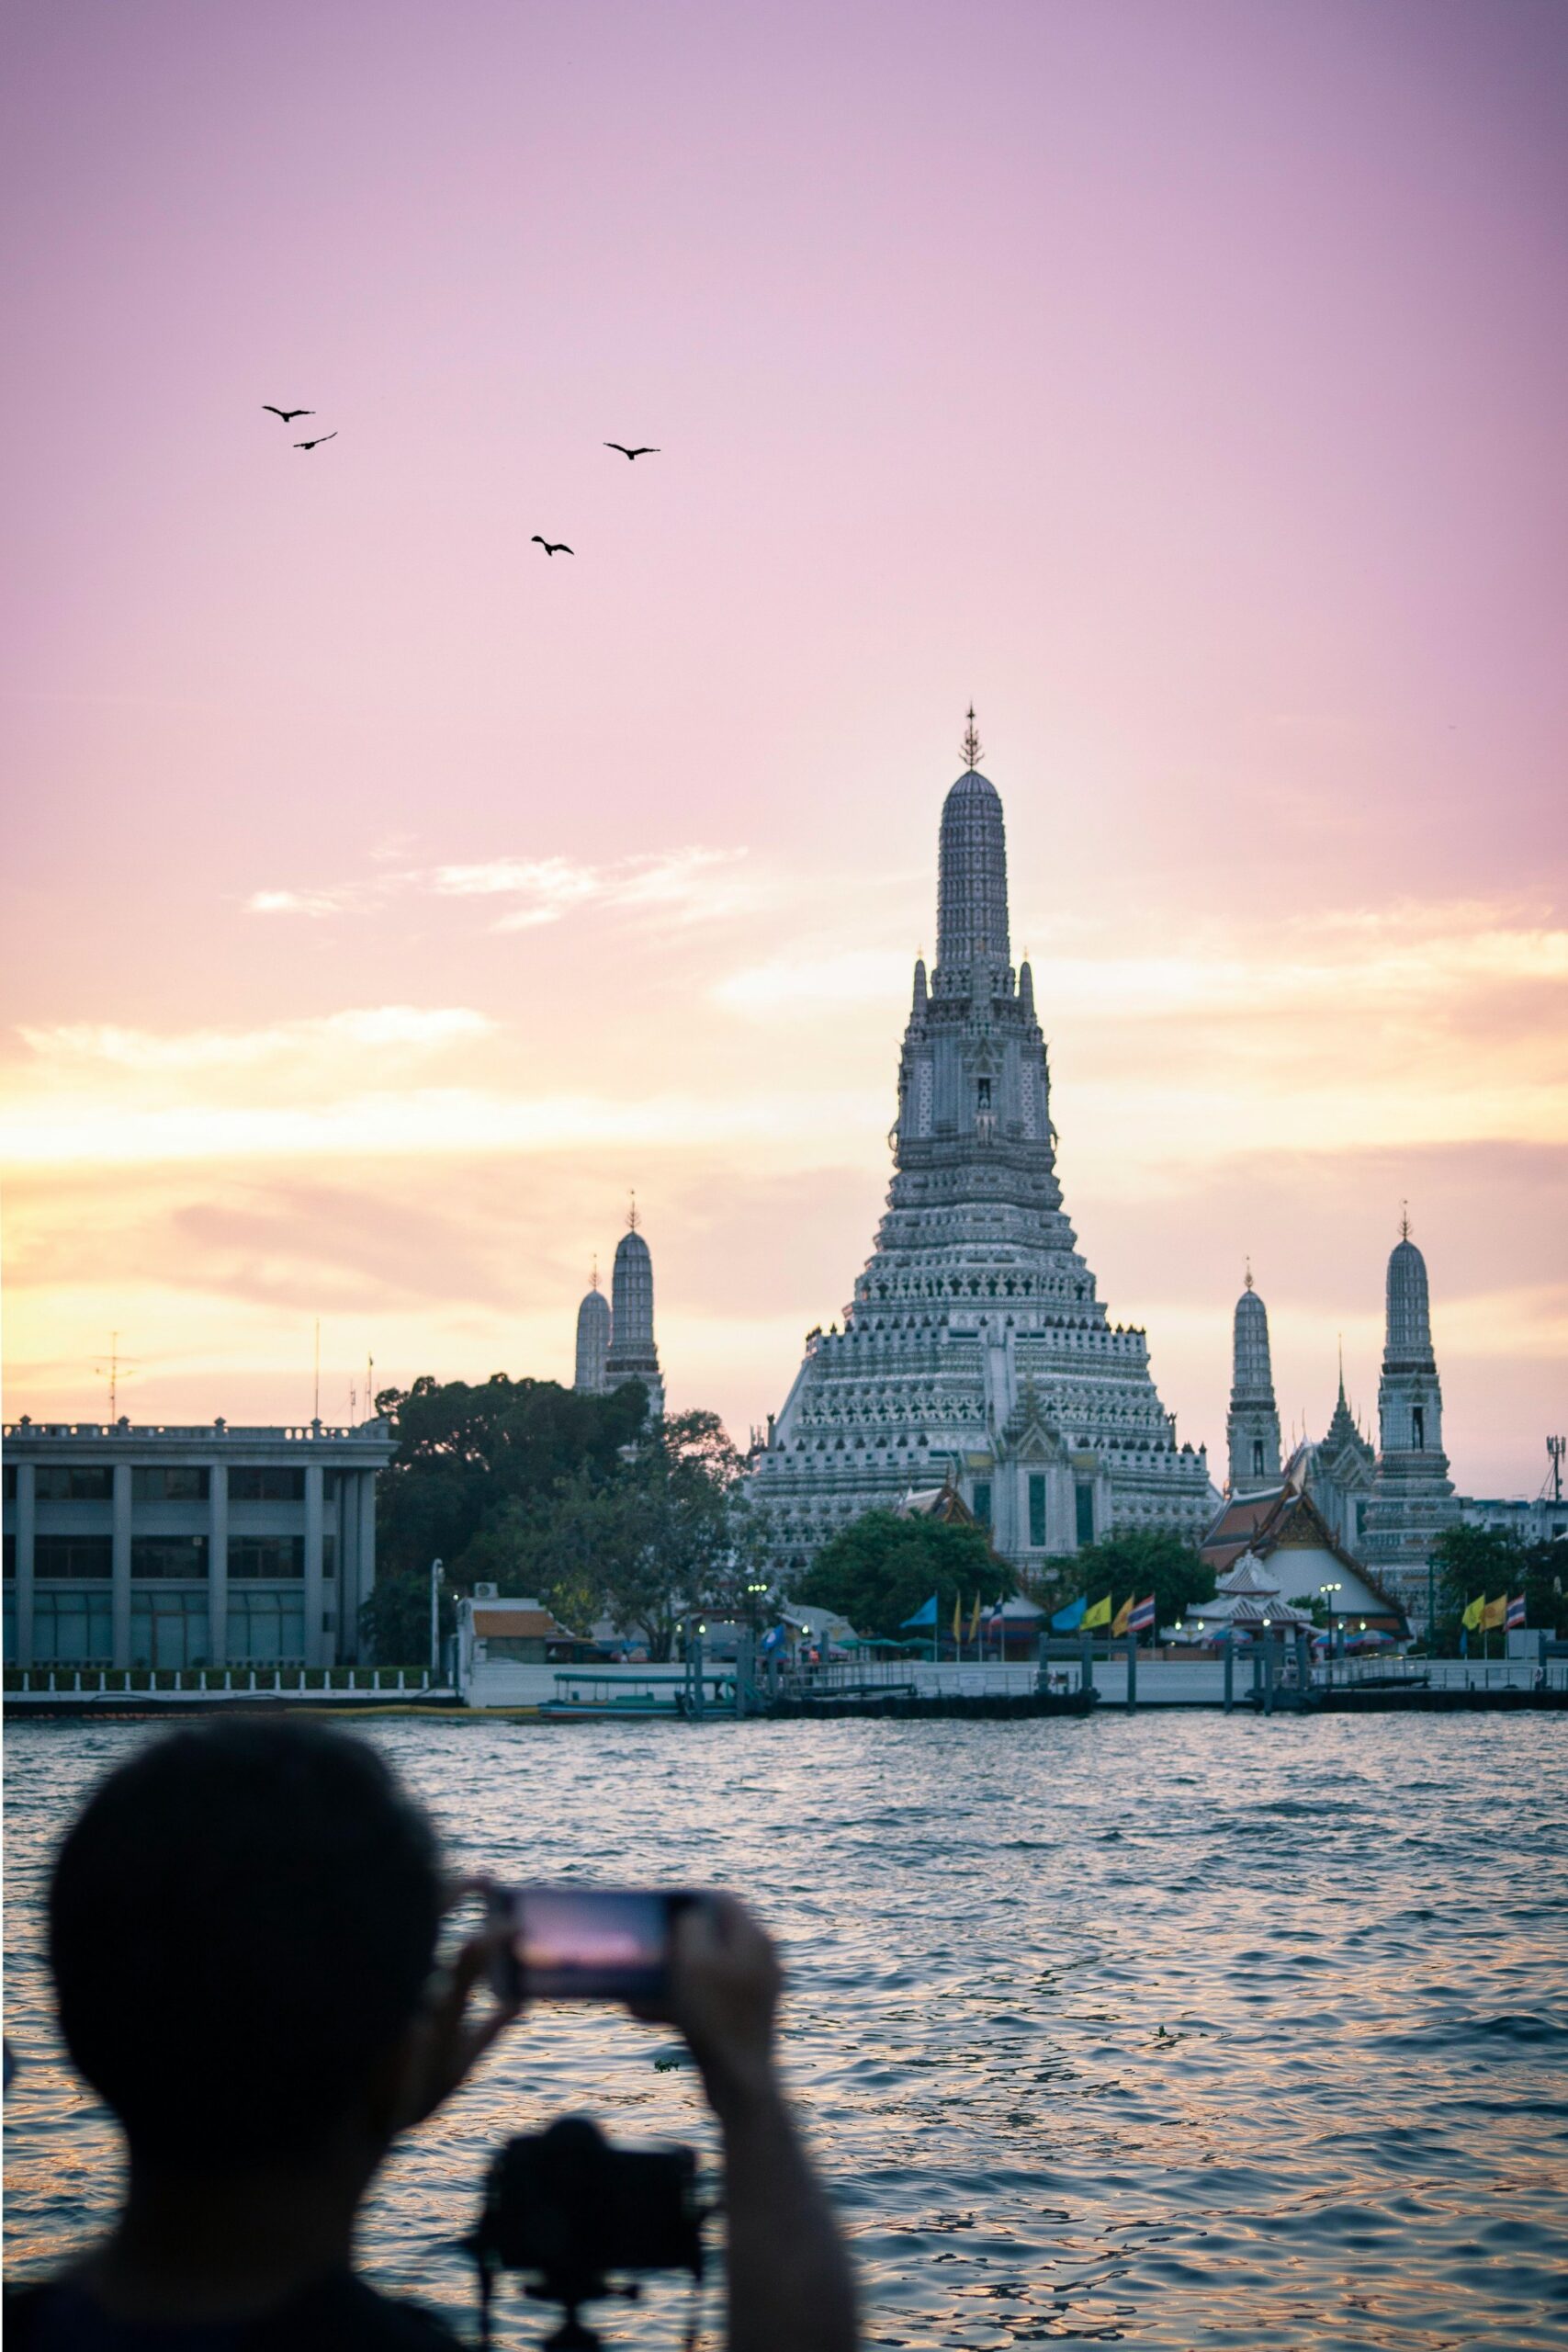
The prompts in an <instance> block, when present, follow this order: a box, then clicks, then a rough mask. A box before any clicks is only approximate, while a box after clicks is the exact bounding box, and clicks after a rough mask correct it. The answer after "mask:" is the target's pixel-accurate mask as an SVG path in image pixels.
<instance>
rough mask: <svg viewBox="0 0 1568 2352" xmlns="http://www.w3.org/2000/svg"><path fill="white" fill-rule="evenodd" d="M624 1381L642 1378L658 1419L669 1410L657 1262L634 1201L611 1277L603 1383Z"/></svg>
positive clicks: (610, 1385) (652, 1412) (615, 1385)
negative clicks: (656, 1310) (657, 1322)
mask: <svg viewBox="0 0 1568 2352" xmlns="http://www.w3.org/2000/svg"><path fill="white" fill-rule="evenodd" d="M623 1380H640V1381H641V1382H642V1385H643V1386H644V1387H645V1388H646V1389H647V1391H648V1409H649V1414H650V1415H651V1416H653V1417H654V1418H655V1419H657V1417H658V1416H659V1415H660V1413H662V1412H663V1410H664V1378H663V1374H661V1373H660V1369H659V1350H658V1348H657V1347H656V1346H655V1344H654V1338H653V1260H652V1258H651V1257H650V1256H649V1248H648V1244H647V1242H646V1241H645V1240H644V1239H643V1238H642V1235H641V1234H640V1233H639V1232H638V1230H637V1203H636V1202H635V1201H634V1202H633V1203H632V1208H631V1215H630V1217H629V1218H628V1220H627V1226H626V1232H625V1233H623V1234H622V1236H621V1238H620V1240H619V1242H618V1243H617V1244H616V1248H615V1271H614V1272H613V1273H612V1275H611V1278H610V1345H609V1350H608V1352H607V1354H606V1356H605V1359H604V1385H605V1386H606V1388H618V1387H619V1386H620V1385H621V1383H622V1381H623Z"/></svg>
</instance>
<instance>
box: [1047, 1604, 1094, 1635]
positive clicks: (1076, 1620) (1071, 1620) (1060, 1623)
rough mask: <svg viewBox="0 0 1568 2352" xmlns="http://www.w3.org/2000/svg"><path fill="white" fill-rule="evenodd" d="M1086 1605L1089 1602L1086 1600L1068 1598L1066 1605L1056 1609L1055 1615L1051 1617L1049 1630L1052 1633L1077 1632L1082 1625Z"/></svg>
mask: <svg viewBox="0 0 1568 2352" xmlns="http://www.w3.org/2000/svg"><path fill="white" fill-rule="evenodd" d="M1088 1607H1089V1603H1088V1601H1087V1600H1069V1601H1068V1603H1067V1605H1066V1608H1065V1609H1058V1610H1057V1611H1056V1613H1055V1616H1054V1617H1053V1618H1052V1620H1051V1631H1052V1632H1053V1633H1054V1634H1076V1633H1077V1632H1079V1631H1080V1629H1081V1628H1082V1625H1083V1619H1084V1611H1085V1610H1086V1609H1087V1608H1088Z"/></svg>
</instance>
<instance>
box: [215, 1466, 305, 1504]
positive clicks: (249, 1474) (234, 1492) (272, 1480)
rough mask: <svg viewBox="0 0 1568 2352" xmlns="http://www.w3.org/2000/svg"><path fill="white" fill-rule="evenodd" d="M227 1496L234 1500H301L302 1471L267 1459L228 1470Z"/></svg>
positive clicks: (280, 1501) (303, 1476)
mask: <svg viewBox="0 0 1568 2352" xmlns="http://www.w3.org/2000/svg"><path fill="white" fill-rule="evenodd" d="M229 1499H230V1501H231V1502H233V1503H301V1502H303V1501H304V1499H305V1473H304V1472H303V1470H285V1469H282V1468H279V1467H276V1466H275V1465H274V1464H272V1463H270V1462H264V1463H246V1464H243V1465H242V1466H241V1467H240V1468H238V1469H234V1470H231V1471H230V1473H229Z"/></svg>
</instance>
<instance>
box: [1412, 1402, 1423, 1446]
mask: <svg viewBox="0 0 1568 2352" xmlns="http://www.w3.org/2000/svg"><path fill="white" fill-rule="evenodd" d="M1410 1418H1411V1419H1412V1420H1413V1421H1414V1422H1415V1424H1416V1451H1417V1453H1424V1452H1425V1451H1426V1446H1427V1410H1426V1407H1425V1406H1423V1405H1416V1406H1415V1407H1413V1408H1412V1410H1411V1415H1410Z"/></svg>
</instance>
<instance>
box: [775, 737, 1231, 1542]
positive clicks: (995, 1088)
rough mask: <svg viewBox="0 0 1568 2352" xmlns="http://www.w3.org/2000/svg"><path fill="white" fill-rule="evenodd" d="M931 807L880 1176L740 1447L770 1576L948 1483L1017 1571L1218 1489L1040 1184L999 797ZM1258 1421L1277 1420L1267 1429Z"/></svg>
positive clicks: (1033, 1058) (1190, 1515) (1048, 1133)
mask: <svg viewBox="0 0 1568 2352" xmlns="http://www.w3.org/2000/svg"><path fill="white" fill-rule="evenodd" d="M973 721H974V714H973V712H971V714H970V729H969V732H968V734H967V736H966V737H965V740H964V755H965V758H966V760H967V762H968V765H967V766H966V768H965V770H964V774H963V775H961V776H960V777H959V779H958V781H957V783H956V784H954V786H953V788H952V790H951V791H950V792H949V794H948V796H947V798H946V800H945V802H944V803H943V806H942V831H941V842H940V851H939V860H940V878H939V883H938V896H937V956H936V962H935V965H934V966H933V967H932V969H931V974H930V977H929V978H928V976H927V972H926V967H925V965H924V963H923V961H919V960H917V962H916V965H915V978H914V1001H913V1003H912V1005H911V1007H910V1012H909V1023H908V1028H907V1029H906V1031H905V1033H904V1048H903V1054H902V1057H901V1058H900V1062H899V1069H898V1115H897V1124H896V1125H895V1127H894V1129H893V1134H892V1137H891V1141H892V1144H893V1153H894V1174H893V1182H892V1186H891V1189H890V1190H889V1193H888V1195H887V1212H886V1216H884V1218H883V1220H882V1224H881V1227H880V1229H879V1231H878V1233H877V1237H876V1246H875V1249H874V1251H873V1253H872V1256H871V1258H870V1260H869V1261H868V1262H867V1264H866V1266H865V1269H864V1271H863V1273H862V1274H861V1276H860V1278H859V1280H858V1281H857V1283H855V1289H854V1297H853V1299H852V1302H851V1303H850V1305H849V1306H846V1307H845V1309H844V1321H843V1329H842V1330H840V1329H839V1328H838V1326H837V1325H835V1326H834V1327H833V1329H831V1330H829V1331H827V1332H823V1331H821V1330H820V1329H818V1330H817V1331H814V1332H812V1333H811V1334H810V1336H809V1337H808V1338H807V1343H806V1358H805V1362H804V1363H802V1365H801V1367H800V1370H799V1372H798V1373H797V1374H796V1375H795V1385H794V1386H793V1387H792V1388H791V1390H790V1392H789V1395H788V1397H787V1398H786V1399H785V1401H784V1408H783V1410H782V1411H781V1412H780V1413H779V1414H778V1415H777V1416H776V1417H774V1418H773V1419H771V1420H770V1422H769V1426H768V1431H767V1435H766V1438H765V1440H764V1441H762V1442H760V1443H759V1445H758V1447H757V1449H756V1452H755V1454H754V1458H753V1460H754V1467H753V1488H752V1491H753V1493H754V1495H755V1497H756V1499H757V1500H758V1501H759V1503H761V1504H762V1505H763V1506H764V1507H765V1508H766V1509H767V1510H768V1512H769V1514H770V1516H771V1518H772V1521H773V1528H774V1530H775V1558H776V1562H777V1565H778V1566H779V1568H780V1569H781V1570H782V1571H784V1572H785V1573H787V1572H789V1571H790V1570H792V1569H793V1570H798V1569H799V1568H802V1567H804V1566H806V1565H807V1562H808V1561H809V1560H810V1558H811V1556H812V1555H813V1554H814V1553H815V1551H816V1550H817V1548H818V1546H819V1545H820V1544H822V1543H824V1542H825V1541H826V1540H827V1539H828V1538H829V1536H831V1535H833V1534H835V1533H836V1532H838V1530H839V1529H840V1528H841V1527H843V1526H844V1525H846V1524H847V1523H848V1521H851V1520H852V1519H854V1518H856V1517H857V1516H858V1515H859V1514H860V1513H861V1512H862V1511H865V1510H872V1509H874V1508H875V1507H876V1506H878V1505H882V1506H889V1505H891V1506H897V1504H898V1503H899V1502H900V1501H901V1500H902V1498H904V1497H905V1496H906V1495H908V1493H910V1492H911V1490H915V1489H921V1488H930V1487H933V1486H942V1485H946V1486H949V1487H951V1488H952V1489H953V1491H954V1492H956V1493H958V1494H959V1495H961V1496H962V1498H963V1500H964V1503H965V1505H966V1506H967V1508H968V1509H969V1510H971V1511H972V1512H973V1513H974V1515H975V1517H976V1519H978V1520H980V1521H983V1522H984V1523H986V1524H987V1525H988V1526H989V1527H990V1529H991V1530H992V1533H993V1538H994V1541H995V1543H996V1545H997V1548H998V1551H999V1552H1001V1553H1002V1554H1003V1555H1005V1556H1006V1557H1007V1558H1008V1559H1010V1561H1012V1562H1013V1564H1014V1565H1015V1566H1018V1567H1019V1568H1021V1569H1023V1570H1025V1571H1028V1570H1031V1569H1034V1568H1038V1567H1040V1566H1042V1565H1043V1563H1044V1562H1045V1561H1046V1560H1048V1559H1053V1558H1060V1557H1062V1556H1063V1555H1066V1554H1070V1553H1073V1552H1076V1551H1077V1549H1078V1547H1079V1546H1080V1545H1081V1544H1090V1543H1093V1542H1095V1541H1097V1540H1098V1539H1099V1538H1100V1537H1102V1536H1105V1535H1107V1534H1109V1533H1111V1531H1112V1530H1122V1529H1129V1528H1156V1527H1159V1528H1172V1529H1175V1530H1177V1531H1179V1532H1180V1533H1181V1534H1183V1535H1185V1536H1187V1537H1188V1538H1189V1539H1190V1540H1193V1541H1195V1540H1196V1539H1197V1538H1198V1537H1199V1536H1200V1535H1201V1533H1202V1532H1203V1529H1204V1527H1205V1526H1206V1524H1207V1523H1208V1521H1209V1520H1210V1518H1211V1516H1212V1514H1213V1507H1214V1504H1215V1503H1216V1502H1217V1500H1218V1497H1217V1496H1216V1495H1215V1493H1214V1491H1213V1487H1211V1485H1210V1482H1209V1471H1208V1464H1207V1461H1206V1459H1205V1456H1204V1453H1203V1450H1202V1448H1201V1447H1196V1448H1195V1447H1193V1446H1191V1445H1179V1444H1178V1443H1177V1440H1176V1434H1175V1429H1174V1425H1173V1420H1172V1417H1171V1416H1170V1415H1169V1414H1168V1413H1167V1411H1166V1410H1165V1408H1164V1407H1163V1406H1162V1405H1161V1403H1160V1400H1159V1397H1158V1394H1157V1392H1156V1388H1155V1385H1154V1382H1153V1380H1152V1378H1151V1377H1150V1374H1149V1357H1148V1343H1147V1340H1146V1338H1145V1334H1144V1332H1143V1331H1142V1330H1139V1329H1133V1328H1123V1327H1122V1325H1120V1324H1116V1325H1112V1324H1111V1323H1110V1322H1109V1321H1108V1319H1107V1317H1106V1311H1105V1307H1104V1305H1103V1303H1102V1302H1101V1301H1100V1299H1099V1298H1098V1297H1097V1296H1096V1295H1095V1281H1094V1276H1093V1274H1092V1273H1091V1272H1090V1271H1089V1267H1088V1266H1087V1265H1086V1263H1085V1262H1084V1260H1083V1258H1082V1257H1081V1255H1080V1254H1079V1252H1078V1249H1077V1236H1076V1234H1075V1233H1074V1231H1073V1228H1072V1227H1071V1225H1069V1223H1068V1222H1067V1218H1066V1215H1065V1213H1064V1211H1063V1207H1062V1189H1061V1186H1060V1184H1059V1183H1058V1182H1057V1181H1056V1171H1055V1142H1056V1132H1055V1127H1054V1126H1053V1125H1052V1123H1051V1094H1050V1088H1051V1080H1050V1070H1049V1067H1048V1063H1047V1057H1046V1051H1045V1045H1044V1040H1043V1036H1042V1035H1041V1029H1040V1023H1039V1021H1038V1020H1037V1018H1036V1016H1035V1009H1034V981H1033V976H1032V972H1031V970H1030V967H1029V965H1028V964H1027V963H1024V964H1023V965H1021V967H1020V968H1019V969H1018V970H1017V971H1016V972H1015V971H1014V970H1013V967H1012V965H1011V963H1010V947H1009V933H1008V893H1007V844H1006V839H1005V835H1004V831H1003V826H1002V804H1001V800H1000V798H999V797H998V793H997V790H996V787H995V786H994V785H992V784H990V783H989V782H988V781H987V778H986V777H985V776H983V775H980V773H979V771H978V769H977V767H976V761H977V759H978V757H979V755H980V754H979V745H978V743H977V742H976V740H975V732H974V724H973ZM1276 1442H1277V1441H1276Z"/></svg>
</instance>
